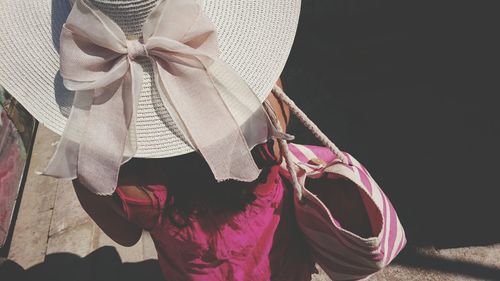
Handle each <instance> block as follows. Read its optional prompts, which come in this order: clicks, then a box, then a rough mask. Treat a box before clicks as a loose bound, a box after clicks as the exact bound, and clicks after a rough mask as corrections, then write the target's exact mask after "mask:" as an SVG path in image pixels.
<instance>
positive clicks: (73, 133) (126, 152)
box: [43, 0, 272, 194]
mask: <svg viewBox="0 0 500 281" xmlns="http://www.w3.org/2000/svg"><path fill="white" fill-rule="evenodd" d="M197 2H198V1H197V0H168V1H159V4H158V5H157V6H156V8H155V10H153V11H152V12H151V14H150V16H149V17H148V18H147V20H146V22H145V23H144V25H143V29H142V35H141V39H143V40H127V38H126V35H125V34H124V32H123V30H121V28H120V27H119V26H118V25H117V24H116V23H115V22H114V21H112V20H111V19H110V18H109V17H108V16H107V15H105V14H104V13H102V11H100V10H99V9H98V8H96V7H95V6H93V5H92V4H91V3H90V1H89V0H77V1H76V2H75V3H74V4H73V9H72V11H71V13H70V15H69V16H68V18H67V21H66V23H65V24H64V25H63V30H62V32H61V38H60V46H61V47H60V50H61V57H60V63H61V76H62V77H63V79H64V85H65V86H66V87H67V88H68V89H69V90H72V91H75V98H74V100H73V107H72V109H71V113H70V116H69V119H68V121H67V123H66V127H65V129H64V132H63V135H62V137H61V141H60V142H59V144H58V146H57V149H56V152H55V153H54V155H53V156H52V158H51V160H50V162H49V164H48V166H47V168H46V170H45V171H44V172H43V174H45V175H49V176H54V177H58V178H70V179H74V178H78V179H79V181H80V183H82V184H83V185H84V186H86V187H87V188H89V189H90V190H91V191H92V192H94V193H97V194H111V193H112V192H113V191H114V190H115V188H116V184H117V179H118V172H119V170H120V165H121V164H123V163H124V162H126V161H128V160H129V159H130V158H131V157H133V156H135V154H136V148H137V147H136V144H137V138H136V135H135V129H134V128H135V115H136V113H137V106H138V100H139V95H140V91H141V84H142V82H141V81H142V77H143V69H142V67H141V66H140V65H139V63H138V62H137V61H134V60H136V59H137V58H139V57H148V58H150V60H151V63H152V66H153V74H154V81H155V86H156V88H157V90H158V94H159V95H160V98H161V101H162V103H163V105H164V106H165V107H166V108H167V109H168V112H169V113H170V115H171V117H172V119H173V120H174V121H175V124H177V125H178V127H179V129H180V130H181V131H182V132H183V135H184V136H185V140H186V142H187V143H189V144H190V145H191V147H192V148H193V150H197V151H199V153H201V155H202V156H203V158H204V159H205V160H206V161H207V163H208V165H209V166H210V169H211V170H212V172H213V174H214V176H215V179H216V180H217V181H223V180H226V179H236V180H241V181H247V182H248V181H253V180H255V179H256V178H257V177H258V175H259V172H260V170H259V169H258V167H257V165H256V164H255V162H254V160H253V157H252V154H251V152H250V149H251V148H253V147H254V146H255V145H257V144H259V143H263V142H265V141H267V139H268V137H269V135H270V134H271V133H272V130H270V125H269V124H270V121H269V119H268V116H267V115H266V113H265V112H264V109H263V108H262V104H261V102H260V101H259V99H258V98H257V96H256V95H255V93H254V92H253V91H252V89H251V88H250V87H249V86H248V84H246V82H245V81H244V80H243V79H242V78H241V77H240V76H239V75H238V74H237V73H236V72H234V70H233V69H232V68H231V67H230V66H229V65H227V64H226V63H224V62H223V61H222V60H221V59H220V58H219V50H218V47H217V38H216V32H215V26H213V24H212V23H211V21H210V19H209V18H208V17H207V16H200V15H203V13H202V12H203V11H202V9H201V7H200V6H199V4H198V3H197ZM270 131H271V133H270Z"/></svg>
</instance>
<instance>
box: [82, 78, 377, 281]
mask: <svg viewBox="0 0 500 281" xmlns="http://www.w3.org/2000/svg"><path fill="white" fill-rule="evenodd" d="M277 85H279V86H280V87H282V85H281V81H278V82H277ZM267 100H268V101H269V102H270V104H271V105H272V107H273V110H274V112H275V113H276V114H277V117H278V119H279V122H280V124H281V125H282V128H286V126H287V124H288V121H289V118H290V113H289V108H288V107H287V106H286V105H285V104H283V103H282V102H280V101H279V100H278V99H277V98H276V97H275V96H274V95H273V94H270V95H269V97H268V99H267ZM270 143H271V142H270ZM273 143H274V145H273V146H272V149H262V147H263V146H266V147H267V144H266V145H263V146H259V147H256V148H254V150H257V149H262V151H268V152H269V153H268V157H267V161H257V163H261V166H262V167H264V169H263V171H262V175H261V177H260V178H259V179H258V181H255V182H252V183H242V182H237V181H229V182H223V183H221V184H215V183H214V182H213V181H211V180H210V174H209V170H208V167H206V166H205V165H203V163H204V162H203V161H202V159H198V158H197V157H196V155H195V154H193V155H188V156H182V157H177V158H167V159H155V160H153V159H147V160H145V159H134V160H132V161H131V162H130V163H127V164H126V165H124V166H123V167H122V169H121V171H120V179H119V186H118V189H117V191H116V194H115V195H114V196H113V197H106V196H104V197H103V196H99V195H95V194H93V193H91V192H89V191H88V190H87V189H86V188H82V187H83V186H81V184H79V182H78V180H74V181H73V183H74V187H75V191H76V193H77V195H78V198H79V200H80V203H81V205H82V206H83V208H84V209H85V210H86V211H87V213H88V214H89V215H90V216H91V217H92V219H93V220H94V221H95V222H96V223H97V224H98V225H99V227H100V228H101V229H102V230H103V231H104V232H105V233H106V234H107V235H108V236H110V237H111V238H112V239H113V240H114V241H116V242H117V243H119V244H121V245H124V246H132V245H134V244H135V243H136V242H137V241H138V240H139V238H140V237H141V234H142V230H143V229H146V230H153V231H154V233H152V238H153V241H154V242H155V245H156V247H157V250H158V251H159V255H158V256H159V259H160V260H159V263H160V266H161V267H162V270H163V272H164V273H165V279H166V280H269V279H271V280H310V278H311V274H312V273H313V272H315V267H314V261H313V260H312V259H311V257H310V256H309V254H308V252H307V246H306V245H305V243H304V240H303V238H302V237H301V234H300V232H299V231H298V229H297V226H296V222H295V221H294V219H293V212H292V209H291V204H292V202H291V199H290V197H291V187H290V184H289V183H288V182H287V181H286V180H285V179H283V178H282V177H281V176H280V175H279V174H278V173H277V168H278V165H279V164H280V163H281V161H283V159H282V157H281V156H280V155H281V153H280V150H279V146H278V145H277V142H273ZM254 155H255V156H256V158H259V157H262V156H260V155H261V154H254ZM276 181H279V182H280V184H279V185H276V184H274V185H273V183H274V182H276ZM321 187H322V182H321V180H317V181H314V182H313V183H312V184H310V185H309V189H310V190H311V191H313V192H317V194H318V196H320V199H322V200H324V202H326V204H327V205H328V207H329V208H330V210H331V212H332V213H335V214H338V215H336V219H337V220H338V221H340V222H341V223H342V224H343V226H344V228H345V229H348V230H350V231H352V232H354V233H358V234H359V235H360V236H363V237H368V236H369V235H371V233H370V232H371V231H370V223H369V220H368V217H367V214H366V211H365V208H364V205H363V203H362V201H361V197H360V194H359V193H358V191H357V190H358V189H357V188H355V186H354V185H352V183H348V182H345V183H344V186H343V188H339V189H337V190H336V194H333V195H334V196H332V193H328V197H327V198H321V194H322V193H321ZM266 189H274V190H266ZM264 191H265V192H264ZM170 193H172V194H170ZM166 194H168V195H171V198H170V199H172V200H166V197H167V195H166ZM277 194H280V195H279V198H271V197H272V196H275V197H276V196H277ZM162 196H163V197H162ZM177 196H178V197H179V200H176V197H177ZM160 197H161V198H160ZM122 200H125V201H122ZM266 200H267V201H266ZM273 200H274V201H273ZM159 201H161V203H162V204H161V205H162V206H161V208H158V206H157V205H158V202H159ZM134 202H135V203H136V204H134ZM141 202H142V203H141ZM166 202H167V203H166ZM168 202H170V204H173V205H172V206H170V205H169V204H168ZM190 202H196V203H197V204H198V205H196V204H189V203H190ZM273 203H274V205H273ZM144 204H145V205H144ZM276 204H278V205H281V207H280V208H279V209H278V211H277V212H278V213H277V214H275V215H273V216H269V210H272V211H273V212H274V210H275V209H276ZM346 205H349V212H346V211H345V210H346V208H345V206H346ZM249 213H251V214H252V215H251V216H249V215H248V214H249ZM172 214H173V215H172ZM158 219H159V222H157V220H158ZM280 219H281V221H280ZM259 220H260V221H261V223H262V224H265V225H264V226H262V225H259V226H253V225H251V224H250V221H259ZM193 222H194V223H193ZM235 222H236V223H235ZM231 224H232V225H233V226H232V228H231V230H233V229H234V228H236V229H240V230H244V231H247V232H248V231H250V232H251V231H255V232H258V233H259V235H258V238H259V239H260V240H259V239H257V240H256V241H244V242H241V241H237V242H236V243H235V242H234V240H235V239H236V238H237V239H240V240H248V239H252V235H249V234H248V233H247V234H245V233H243V234H241V233H238V232H234V231H229V230H228V228H227V226H228V225H231ZM153 225H154V226H153ZM249 225H250V226H249ZM266 227H268V228H270V229H271V230H266ZM174 233H175V234H174ZM190 235H191V236H190ZM224 235H231V236H232V237H227V236H224ZM169 239H170V240H172V241H167V242H165V241H164V240H169ZM254 239H255V238H254ZM239 242H241V243H239ZM207 245H208V246H207ZM263 245H266V246H265V247H263ZM179 251H180V252H179ZM242 251H244V252H242ZM227 253H229V254H227ZM245 254H247V255H245ZM256 260H257V262H256ZM169 278H171V279H169Z"/></svg>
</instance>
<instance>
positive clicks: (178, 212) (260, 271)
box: [0, 0, 404, 281]
mask: <svg viewBox="0 0 500 281" xmlns="http://www.w3.org/2000/svg"><path fill="white" fill-rule="evenodd" d="M4 2H5V3H4V4H3V6H2V8H3V9H1V11H2V12H3V13H2V17H0V34H1V35H2V40H0V49H2V52H0V82H1V83H2V84H3V85H4V86H5V88H6V89H7V90H8V91H9V92H11V93H12V94H13V95H14V97H16V98H19V100H20V101H22V103H23V105H25V106H26V108H27V109H28V110H29V111H30V112H31V113H32V114H33V115H34V116H35V117H36V118H37V119H38V120H39V121H40V122H42V123H44V124H45V125H46V126H47V127H49V128H51V129H52V130H54V131H55V132H57V133H59V134H61V140H60V141H59V143H58V145H57V148H56V150H55V153H54V154H53V156H52V158H51V160H50V161H49V164H48V166H47V168H46V169H45V170H44V171H43V172H42V174H43V175H47V176H52V177H56V178H62V179H71V180H73V182H74V187H75V191H76V193H77V195H78V198H79V200H80V202H81V204H82V206H83V207H84V209H85V210H86V211H87V212H88V213H89V215H90V216H91V217H92V218H93V219H94V220H95V221H96V223H97V224H98V225H99V226H100V227H101V228H102V229H103V230H104V231H105V232H106V233H107V234H108V235H109V236H110V237H111V238H112V239H114V240H115V241H116V242H118V243H120V244H122V245H126V246H131V245H133V244H135V243H136V242H137V241H138V239H139V238H140V236H141V233H142V230H147V231H149V232H150V233H151V237H152V238H153V241H154V243H155V246H156V249H157V251H158V258H159V264H160V267H161V269H162V272H163V274H164V276H165V278H166V279H167V280H252V281H253V280H255V281H260V280H262V281H265V280H287V281H293V280H310V278H311V274H312V273H313V272H315V262H318V263H319V264H321V266H322V267H323V269H325V272H326V273H327V274H328V275H329V276H332V278H334V279H336V280H337V279H339V280H354V279H361V278H365V277H366V276H369V275H370V274H372V273H374V272H376V271H377V270H380V268H382V267H383V266H385V265H387V264H388V263H389V262H390V261H391V260H392V259H393V258H394V256H395V255H396V254H397V253H398V252H399V251H400V250H401V248H402V247H403V246H404V235H403V232H402V228H401V226H400V224H399V221H398V220H397V216H396V215H395V212H394V210H393V208H392V206H391V205H390V203H389V201H388V200H387V199H386V198H385V196H384V195H383V193H382V192H381V191H380V190H379V188H378V186H377V185H376V183H375V182H374V181H373V179H371V177H370V175H369V174H368V172H367V171H366V169H365V168H364V167H362V166H361V165H360V164H359V162H358V161H356V160H355V159H354V158H353V157H352V156H349V155H348V153H344V152H342V151H340V150H339V149H338V148H336V146H335V145H334V144H333V143H332V142H331V141H330V140H328V138H327V137H326V136H324V135H322V134H321V132H320V131H319V129H318V128H317V127H316V126H315V125H314V123H312V122H311V121H310V120H308V119H307V117H306V116H305V114H303V113H301V112H300V110H299V109H298V108H297V107H296V106H295V105H294V104H293V102H291V101H290V100H289V99H288V98H287V97H286V95H285V94H284V93H283V91H282V90H281V88H282V87H281V86H282V85H281V82H280V81H278V82H276V81H275V80H276V79H277V77H278V75H279V73H280V72H281V71H282V70H283V67H284V65H285V62H286V60H287V57H288V54H289V52H290V49H291V46H292V42H293V39H294V36H295V31H296V27H297V24H298V18H299V14H300V13H299V12H300V6H301V2H300V0H273V1H267V0H255V1H233V0H204V1H200V0H124V1H122V0H75V1H17V0H5V1H4ZM18 18H29V19H30V20H29V21H27V20H22V21H19V20H18ZM55 38H59V41H57V40H54V39H55ZM20 74H22V75H20ZM273 84H277V85H276V86H275V87H274V88H273V91H272V93H271V94H270V93H269V92H268V91H269V89H270V88H271V87H272V86H273ZM63 85H64V87H63ZM67 90H70V91H72V93H73V94H72V95H71V94H70V92H68V91H67ZM278 101H279V102H278ZM282 101H283V102H284V103H282ZM263 102H264V105H263V104H262V103H263ZM285 104H286V105H287V106H285ZM70 105H71V106H70ZM288 106H289V108H288ZM289 111H290V112H292V113H294V114H295V115H296V116H297V117H298V119H299V120H300V121H301V122H303V123H304V124H305V125H306V126H307V127H308V128H309V129H310V130H311V131H312V132H313V134H314V135H315V136H317V137H318V138H319V139H320V141H321V142H322V143H323V144H324V145H325V147H316V148H313V150H314V149H316V150H317V152H318V154H315V153H314V151H309V152H306V150H307V149H308V148H304V152H306V153H305V154H303V155H301V153H300V151H295V152H293V151H292V149H289V146H290V147H292V148H293V147H295V146H294V145H293V144H288V145H287V143H286V140H291V139H292V137H291V136H290V135H287V134H286V133H285V129H286V126H287V124H288V121H289V116H290V114H289ZM68 113H69V115H68ZM295 148H296V147H295ZM325 149H326V150H325ZM195 151H196V153H194V152H195ZM291 151H292V152H291ZM190 152H191V153H190ZM294 153H296V154H295V155H294V157H295V160H296V161H295V162H293V161H292V154H294ZM179 155H180V156H179ZM282 156H283V157H282ZM310 156H317V157H312V158H311V157H310ZM133 157H135V158H133ZM146 158H151V159H146ZM153 158H154V159H153ZM158 158H159V159H158ZM282 164H283V165H282ZM285 166H286V168H282V167H285ZM287 173H288V174H287ZM309 175H311V178H310V179H309ZM322 175H330V177H327V176H322ZM306 178H307V188H308V189H309V190H307V189H305V186H303V185H302V184H303V183H304V182H305V180H306ZM299 179H300V180H301V182H299ZM106 195H111V196H106ZM318 198H319V199H318ZM295 199H298V200H295ZM307 202H309V203H310V204H308V203H307ZM301 203H302V204H301ZM384 218H390V219H386V220H384ZM299 227H300V230H299ZM306 241H307V243H306Z"/></svg>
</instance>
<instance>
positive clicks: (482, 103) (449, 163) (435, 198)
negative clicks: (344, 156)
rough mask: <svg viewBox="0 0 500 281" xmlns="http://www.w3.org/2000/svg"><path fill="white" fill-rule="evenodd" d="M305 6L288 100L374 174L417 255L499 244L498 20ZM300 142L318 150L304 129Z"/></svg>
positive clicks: (367, 6)
mask: <svg viewBox="0 0 500 281" xmlns="http://www.w3.org/2000/svg"><path fill="white" fill-rule="evenodd" d="M463 2H469V4H465V3H463ZM302 5H303V6H302V14H301V19H300V23H299V29H298V33H297V37H296V40H295V43H294V47H293V49H292V53H291V56H290V58H289V61H288V63H287V66H286V68H285V71H284V74H283V76H282V78H283V82H284V86H285V90H286V91H287V93H288V94H289V95H290V96H291V97H292V99H294V100H295V102H296V103H297V104H298V105H299V106H300V107H301V108H302V109H303V110H304V111H305V112H306V114H308V115H309V116H310V117H311V119H313V120H315V121H316V123H317V124H318V126H319V127H320V128H322V129H323V130H324V131H325V133H326V134H327V135H328V136H330V137H332V139H333V140H334V142H335V143H336V144H337V145H338V146H339V148H341V149H342V150H345V151H349V152H350V153H351V154H352V155H353V156H355V157H356V158H357V159H358V160H360V161H361V162H362V163H363V164H364V165H365V166H366V167H367V168H368V170H369V171H370V172H371V174H372V176H373V177H374V179H375V180H376V181H377V182H378V183H379V185H380V186H381V187H382V189H384V191H385V192H386V193H387V194H388V196H389V197H390V198H391V201H392V202H393V203H394V205H395V207H396V209H397V211H398V214H399V215H400V219H401V221H402V223H403V225H404V227H405V229H406V232H407V236H408V238H409V243H410V244H413V245H434V246H436V247H438V248H442V247H460V246H473V245H487V244H490V243H498V242H500V225H499V224H498V223H494V221H497V220H498V219H497V218H495V214H499V213H500V204H498V196H497V195H496V194H497V190H498V187H499V184H498V168H499V167H500V166H499V162H498V159H500V146H498V144H499V143H500V122H499V120H500V111H499V110H498V107H497V104H498V103H497V102H495V100H496V98H497V95H498V92H499V90H500V89H499V84H498V83H497V78H496V76H495V75H496V74H497V73H498V71H497V69H498V68H497V65H496V64H495V63H493V61H494V60H492V58H493V57H494V56H495V54H496V53H497V49H498V48H497V46H498V44H494V43H493V39H492V36H491V34H494V33H495V26H498V25H497V24H494V22H493V21H495V19H496V18H497V17H496V15H495V14H494V13H493V11H494V10H495V9H493V7H488V5H489V4H487V3H486V2H481V3H479V2H477V1H476V2H474V3H472V1H462V2H460V1H458V2H457V1H455V2H453V3H444V2H440V1H425V0H424V1H390V0H356V1H339V0H308V1H302ZM290 131H291V132H292V133H293V134H295V135H296V136H297V142H299V143H314V140H313V138H312V137H311V136H310V134H308V133H306V132H305V130H303V129H302V126H299V125H298V124H297V122H296V120H294V122H292V124H291V126H290Z"/></svg>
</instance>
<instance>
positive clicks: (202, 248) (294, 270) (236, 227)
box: [117, 165, 316, 281]
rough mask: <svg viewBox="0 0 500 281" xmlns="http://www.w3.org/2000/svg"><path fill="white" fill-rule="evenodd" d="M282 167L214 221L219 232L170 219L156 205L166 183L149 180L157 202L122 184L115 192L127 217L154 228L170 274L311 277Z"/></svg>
mask: <svg viewBox="0 0 500 281" xmlns="http://www.w3.org/2000/svg"><path fill="white" fill-rule="evenodd" d="M278 172H279V166H278V165H275V166H273V167H272V168H271V171H270V173H269V175H268V178H267V181H266V182H264V183H261V184H259V185H258V186H257V187H256V189H255V194H256V196H257V199H256V200H255V201H254V202H253V203H251V204H250V205H248V206H247V208H246V210H245V211H243V212H240V213H238V214H237V215H235V216H234V217H233V218H232V219H231V220H229V222H227V223H225V224H223V225H216V226H217V227H218V228H219V230H218V231H217V232H215V233H212V231H210V229H211V227H210V225H208V226H207V225H206V224H207V222H200V221H198V220H194V221H193V223H192V224H191V225H189V226H186V227H183V228H177V227H176V226H174V225H172V224H171V223H170V221H169V219H168V218H167V217H166V216H164V215H163V214H162V212H161V211H158V210H159V209H162V208H163V207H164V204H165V200H166V197H167V192H168V191H167V190H166V188H165V186H163V185H148V186H145V187H146V188H147V189H149V190H150V191H152V192H153V194H154V196H155V200H154V201H153V202H150V200H148V199H137V198H130V197H127V196H126V195H125V194H124V193H123V192H121V190H120V189H119V188H117V193H118V195H119V196H120V198H121V199H122V202H123V209H124V211H125V213H126V214H127V216H128V219H129V220H130V221H131V222H133V223H135V224H137V225H139V226H141V227H142V228H144V229H146V230H148V231H149V232H150V233H151V237H152V239H153V241H154V244H155V246H156V250H157V251H158V261H159V264H160V267H161V270H162V272H163V275H164V276H165V279H166V280H182V281H185V280H196V281H198V280H199V281H210V280H228V281H232V280H235V281H236V280H238V281H240V280H252V281H260V280H262V281H264V280H283V281H285V280H286V281H294V280H297V281H299V280H300V281H302V280H311V274H312V273H314V272H316V268H315V263H314V261H313V260H312V259H311V257H310V256H309V253H308V250H307V246H306V244H305V242H304V240H303V237H302V236H301V233H300V231H299V230H298V226H297V225H296V223H295V219H294V217H293V215H294V214H293V211H292V210H291V208H292V207H293V201H292V198H291V195H292V194H291V193H289V192H287V191H289V190H288V189H289V188H290V186H289V183H288V182H286V179H284V178H282V177H281V176H280V174H279V173H278ZM220 220H221V218H218V217H210V221H212V222H217V221H220ZM207 221H208V220H207ZM212 226H215V225H212ZM212 228H213V227H212Z"/></svg>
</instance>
